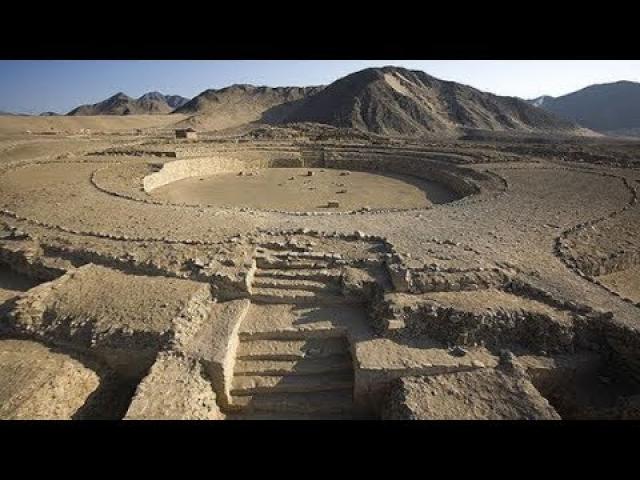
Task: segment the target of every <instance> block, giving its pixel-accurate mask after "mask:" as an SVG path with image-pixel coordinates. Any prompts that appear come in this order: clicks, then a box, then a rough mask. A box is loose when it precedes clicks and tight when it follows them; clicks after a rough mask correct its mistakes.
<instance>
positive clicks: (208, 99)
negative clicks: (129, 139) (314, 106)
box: [174, 85, 323, 129]
mask: <svg viewBox="0 0 640 480" xmlns="http://www.w3.org/2000/svg"><path fill="white" fill-rule="evenodd" d="M322 88H323V87H256V86H253V85H231V86H229V87H225V88H221V89H210V90H205V91H204V92H202V93H201V94H199V95H198V96H196V97H194V98H193V99H192V100H191V101H189V102H187V103H185V104H184V105H183V106H182V107H180V108H178V109H176V110H175V112H174V113H177V114H185V115H191V116H192V117H191V118H190V119H189V120H188V121H186V122H184V125H191V126H196V127H201V128H213V129H220V128H230V127H234V126H238V125H242V124H246V123H249V122H255V121H264V122H275V121H279V120H281V119H282V118H283V117H284V116H286V115H287V114H288V113H290V112H291V111H292V110H293V109H295V108H296V106H297V105H298V102H299V101H300V100H302V99H304V98H306V97H308V96H310V95H313V94H315V93H317V92H318V91H320V90H321V89H322Z"/></svg>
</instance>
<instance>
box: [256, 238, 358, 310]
mask: <svg viewBox="0 0 640 480" xmlns="http://www.w3.org/2000/svg"><path fill="white" fill-rule="evenodd" d="M261 250H262V251H261V252H260V253H258V254H257V255H256V271H255V274H254V278H253V283H252V286H251V292H250V293H251V299H252V301H255V302H260V303H294V304H345V303H353V299H349V298H347V297H345V296H344V295H342V292H341V289H340V278H341V269H340V267H341V266H342V265H343V264H344V261H343V260H342V258H341V257H340V255H338V254H332V253H323V252H309V251H292V250H283V251H278V250H266V249H261Z"/></svg>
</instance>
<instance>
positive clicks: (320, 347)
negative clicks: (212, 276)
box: [228, 249, 365, 420]
mask: <svg viewBox="0 0 640 480" xmlns="http://www.w3.org/2000/svg"><path fill="white" fill-rule="evenodd" d="M339 260H340V257H339V256H337V255H334V254H324V253H315V252H304V251H303V252H296V251H291V250H284V251H278V250H271V251H266V250H264V249H262V252H260V254H258V255H257V256H256V265H257V269H256V272H255V275H254V278H253V283H252V286H251V302H252V304H251V306H250V308H249V311H248V312H247V315H246V317H245V319H244V321H243V323H242V325H241V327H240V331H239V334H238V335H239V344H238V348H237V351H236V361H235V367H234V375H233V381H232V385H231V391H230V400H231V402H230V405H229V407H228V418H229V419H256V420H258V419H259V420H262V419H350V418H354V410H353V382H354V379H353V375H354V372H353V362H352V359H351V353H350V347H349V342H348V341H347V332H348V327H349V322H362V321H364V316H365V314H364V310H363V309H362V307H361V306H360V305H358V304H357V301H356V300H355V299H350V298H347V297H345V296H344V295H342V293H341V290H340V279H341V270H340V262H339Z"/></svg>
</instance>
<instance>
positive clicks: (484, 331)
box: [0, 115, 640, 419]
mask: <svg viewBox="0 0 640 480" xmlns="http://www.w3.org/2000/svg"><path fill="white" fill-rule="evenodd" d="M0 120H1V122H0V263H1V264H2V269H0V358H1V359H2V360H0V396H2V398H3V399H5V401H4V402H3V405H4V406H3V408H0V417H2V418H136V419H139V418H183V419H184V418H193V419H196V418H197V419H225V418H226V419H249V418H250V419H280V418H296V419H308V418H322V419H334V418H335V419H337V418H414V419H433V418H475V419H500V418H505V419H507V418H508V419H513V418H546V419H555V418H639V417H638V415H639V412H640V402H639V397H638V394H639V393H640V387H639V384H638V381H639V380H640V324H639V323H638V322H639V319H640V308H639V304H638V302H639V301H640V298H639V297H638V292H639V288H640V283H639V282H638V277H639V275H638V265H639V264H640V207H639V205H638V188H639V187H640V183H639V181H640V171H639V170H638V168H637V160H636V159H637V155H638V153H640V147H639V146H638V145H637V144H634V143H628V142H627V143H625V142H613V141H612V142H608V141H607V140H604V139H599V140H593V139H591V140H584V139H582V140H577V139H576V140H574V141H568V140H567V141H565V142H563V143H561V142H557V141H546V140H545V139H540V140H539V141H534V140H530V141H529V142H523V141H522V140H521V139H520V140H518V139H515V137H514V138H510V137H508V136H506V137H504V138H501V139H500V140H499V141H498V140H493V141H487V140H480V139H477V140H475V141H472V140H465V141H463V140H452V139H447V140H442V141H429V143H418V142H412V141H409V140H401V139H400V140H398V139H393V141H391V140H389V142H388V143H380V141H379V139H376V141H375V142H373V141H372V142H367V141H364V140H363V139H362V138H360V139H358V140H357V141H356V140H353V137H349V136H348V135H345V138H341V137H340V135H341V133H340V132H341V131H340V130H339V129H333V130H332V131H331V140H328V139H325V140H315V141H310V140H309V132H308V131H307V133H305V135H307V136H306V137H305V138H296V137H295V129H293V128H291V129H288V130H287V135H293V136H294V137H293V138H289V139H285V140H273V139H269V138H263V139H253V140H248V141H239V139H238V137H235V136H230V137H228V138H227V137H224V136H220V135H218V137H217V138H215V139H214V138H213V137H211V136H206V135H202V136H201V140H200V141H196V142H177V141H176V140H175V139H174V138H171V135H170V132H169V131H167V130H163V128H164V127H167V126H169V125H170V124H171V123H170V122H175V121H176V120H179V119H176V118H174V117H173V116H172V118H170V119H169V118H167V117H165V116H162V115H155V116H150V117H148V118H146V117H145V118H135V117H119V118H118V117H113V118H109V119H106V118H91V117H73V118H56V117H48V118H42V119H30V118H22V117H18V118H13V117H12V118H2V119H0ZM12 122H13V123H12ZM28 125H29V126H28ZM51 127H53V130H54V131H56V132H58V133H57V134H55V135H37V134H35V133H33V132H32V133H31V134H28V133H26V130H27V129H29V130H33V131H34V132H35V130H38V129H43V130H46V129H47V128H49V129H51ZM156 127H157V128H156ZM86 128H89V129H96V130H97V129H99V130H100V131H90V132H86V131H84V132H83V133H80V130H82V129H86ZM308 128H315V127H308ZM136 129H143V130H144V129H151V130H144V131H142V132H136V131H135V130H136ZM276 130H277V129H276ZM268 132H269V135H271V134H274V135H276V136H277V133H278V132H275V133H274V129H273V128H272V129H270V130H268ZM292 132H293V133H292ZM325 133H326V132H325ZM321 135H322V132H320V134H318V136H317V137H316V138H319V137H320V136H321ZM244 140H246V138H245V139H244ZM241 171H242V172H243V175H239V172H241ZM309 171H310V172H312V173H313V175H312V176H307V172H309ZM214 172H215V173H214ZM250 173H251V175H249V174H250ZM343 173H348V175H343ZM150 178H153V179H156V180H157V179H162V182H160V183H158V182H156V183H153V182H150V181H149V179H150ZM290 178H293V179H292V180H290ZM150 185H152V186H157V188H151V187H150ZM158 185H161V186H158ZM343 185H344V186H343ZM341 190H346V193H338V192H339V191H341ZM334 200H335V201H338V202H339V204H340V205H339V207H338V208H323V206H326V204H327V202H329V201H334ZM33 365H36V366H37V369H36V370H37V371H38V372H36V373H37V374H38V375H40V376H37V378H36V377H34V375H35V373H34V368H35V367H34V366H33ZM34 378H35V380H34ZM36 380H37V381H36ZM110 399H111V400H110ZM109 405H111V406H109Z"/></svg>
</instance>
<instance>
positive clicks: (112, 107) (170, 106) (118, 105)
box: [67, 92, 189, 116]
mask: <svg viewBox="0 0 640 480" xmlns="http://www.w3.org/2000/svg"><path fill="white" fill-rule="evenodd" d="M188 101H189V100H188V99H187V98H184V97H181V96H179V95H163V94H162V93H159V92H149V93H145V94H144V95H142V96H141V97H139V98H132V97H130V96H128V95H125V94H124V93H122V92H119V93H116V94H115V95H113V96H112V97H109V98H107V99H106V100H104V101H102V102H98V103H94V104H93V105H81V106H79V107H77V108H75V109H73V110H72V111H70V112H69V113H68V114H67V115H72V116H73V115H154V114H166V113H171V112H172V111H173V110H175V108H178V107H179V106H181V105H184V104H185V103H186V102H188ZM174 105H177V106H178V107H176V106H174Z"/></svg>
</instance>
